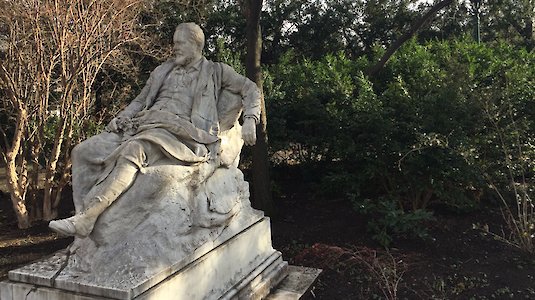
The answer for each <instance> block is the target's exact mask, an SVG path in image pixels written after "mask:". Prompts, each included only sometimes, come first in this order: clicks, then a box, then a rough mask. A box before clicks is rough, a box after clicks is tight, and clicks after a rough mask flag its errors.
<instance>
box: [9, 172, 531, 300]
mask: <svg viewBox="0 0 535 300" xmlns="http://www.w3.org/2000/svg"><path fill="white" fill-rule="evenodd" d="M299 174H300V173H299V172H286V171H283V172H277V171H276V172H274V174H273V177H274V180H275V181H276V182H277V183H278V185H277V193H276V199H275V204H276V207H277V209H278V212H277V216H275V217H273V218H272V220H271V222H272V234H273V244H274V247H275V248H276V249H277V250H279V251H281V252H282V253H283V256H284V258H285V259H286V260H287V261H288V262H289V263H290V264H294V265H303V266H308V267H316V268H321V269H323V272H322V274H321V275H320V276H319V278H318V280H317V281H316V283H315V284H314V285H313V287H312V289H311V291H310V292H308V293H307V295H306V296H305V299H329V300H330V299H344V300H345V299H385V298H386V297H390V299H395V297H397V299H535V285H534V284H533V283H534V277H535V256H530V255H527V254H525V253H523V252H521V251H519V250H518V249H517V248H515V247H513V246H510V245H508V244H507V243H505V242H503V241H501V240H500V239H498V238H496V237H495V236H493V235H492V234H489V233H487V232H486V229H487V228H488V230H489V231H490V232H495V233H500V232H501V230H502V229H503V228H504V226H503V220H502V217H501V214H500V212H499V210H498V209H491V208H488V207H486V208H485V209H480V210H478V211H475V212H471V213H465V214H452V213H447V212H443V213H438V214H436V215H435V217H436V220H435V221H431V222H429V224H427V226H428V229H429V236H430V237H429V238H428V239H426V240H408V239H407V240H401V241H399V240H398V241H396V242H395V243H394V244H393V245H392V247H391V248H390V249H389V250H388V251H387V250H385V249H384V248H382V247H380V246H379V245H378V244H377V243H376V242H375V241H373V240H372V239H371V238H370V234H369V233H367V231H366V219H365V218H364V217H363V216H361V215H359V214H358V213H356V212H355V211H354V210H353V209H352V207H351V204H350V203H349V202H347V201H345V200H340V199H324V198H322V197H319V196H317V195H315V194H314V193H313V192H312V191H313V189H312V188H311V187H312V186H314V183H313V182H311V181H307V180H306V179H303V178H302V177H300V176H299ZM13 220H14V219H13V216H12V213H11V210H10V208H9V202H8V198H7V195H5V194H4V195H2V194H0V280H3V279H5V278H6V276H7V271H8V270H10V269H13V268H15V267H17V266H20V265H23V264H26V263H28V262H30V261H32V260H35V259H38V258H40V257H43V256H46V255H50V254H51V253H53V252H54V251H56V250H59V249H62V248H65V247H66V246H67V245H68V244H69V243H70V242H71V241H72V239H69V238H60V237H58V236H57V235H55V234H53V233H50V232H49V231H48V229H47V227H46V224H38V225H37V226H36V227H33V228H31V229H28V230H18V229H17V228H16V224H15V222H14V221H13Z"/></svg>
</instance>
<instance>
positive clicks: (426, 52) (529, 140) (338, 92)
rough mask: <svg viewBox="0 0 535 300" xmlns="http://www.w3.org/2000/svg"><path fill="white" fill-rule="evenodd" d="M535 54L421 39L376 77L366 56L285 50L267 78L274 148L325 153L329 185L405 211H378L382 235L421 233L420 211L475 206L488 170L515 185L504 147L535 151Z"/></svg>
mask: <svg viewBox="0 0 535 300" xmlns="http://www.w3.org/2000/svg"><path fill="white" fill-rule="evenodd" d="M534 59H535V55H534V54H533V53H528V52H526V51H522V50H516V49H513V48H512V47H510V46H508V45H505V44H501V45H497V46H494V47H492V48H491V47H487V46H485V45H478V44H475V43H471V42H465V41H453V42H430V43H427V44H425V45H420V44H417V43H416V42H414V41H413V42H410V43H408V44H407V45H405V46H404V47H403V48H402V49H401V50H400V51H399V52H398V53H397V54H396V55H395V56H394V57H393V58H392V59H391V61H390V62H389V64H388V65H387V67H386V69H384V70H383V72H382V73H381V74H380V75H379V76H377V77H376V78H374V79H373V81H371V80H370V79H369V78H367V77H366V76H364V75H363V70H364V69H365V67H366V66H367V65H368V62H367V61H366V60H364V59H361V60H359V61H351V60H349V59H348V58H346V57H345V56H344V55H343V54H335V55H326V56H324V57H323V58H321V59H318V60H314V61H312V60H307V59H301V58H299V57H298V56H296V55H294V54H293V53H291V52H290V53H287V54H286V55H285V56H283V58H282V59H281V62H280V63H279V64H277V65H276V66H273V67H272V68H270V69H269V72H268V76H267V79H268V80H267V81H266V82H267V84H266V98H267V99H268V102H267V103H268V114H269V117H270V122H269V126H270V130H269V131H270V140H271V145H272V148H273V151H274V152H277V153H280V152H282V153H287V154H293V155H294V157H292V158H293V160H294V161H296V162H299V163H302V164H310V163H316V162H322V163H324V164H325V165H327V169H326V171H325V176H324V177H323V183H324V185H322V191H324V192H327V193H329V195H338V196H342V197H350V195H351V197H352V199H353V201H354V202H355V205H356V207H361V208H363V209H362V210H361V211H363V212H365V213H368V214H370V215H376V214H377V213H378V214H380V215H383V216H384V215H386V214H387V213H388V212H390V213H391V214H390V215H391V217H392V216H394V218H398V221H395V220H390V221H388V222H386V221H385V219H384V218H383V219H381V218H376V217H374V218H373V219H372V220H375V221H372V222H371V223H370V228H371V229H372V230H373V231H375V233H376V235H377V236H378V237H379V236H380V237H381V238H380V240H381V241H382V242H383V243H387V242H388V241H389V239H388V238H384V236H385V235H388V234H394V233H396V234H405V233H409V234H412V233H414V232H420V229H419V228H418V224H421V222H420V221H421V220H423V219H425V218H427V217H429V214H422V213H421V212H422V209H428V208H429V206H430V205H431V206H436V205H440V206H442V207H447V208H450V209H455V210H467V209H473V208H474V207H476V206H477V204H478V201H479V199H480V197H481V196H482V195H483V194H484V192H485V191H486V189H488V188H487V187H488V179H489V178H492V179H493V180H495V181H496V182H502V183H506V180H504V179H507V178H504V177H503V176H501V175H503V174H504V172H505V171H504V167H507V166H505V164H506V158H505V157H504V149H503V146H504V145H505V147H506V148H507V149H509V148H512V149H509V150H510V151H509V152H508V153H509V154H508V155H512V153H518V151H516V152H515V151H513V149H517V150H518V148H519V146H520V145H519V143H521V144H522V145H521V146H522V154H521V155H520V156H522V158H521V157H517V158H516V161H517V162H520V160H521V159H523V161H522V164H523V165H525V164H526V163H527V161H528V160H529V162H531V160H530V159H533V158H535V155H534V154H535V153H534V152H533V145H534V144H535V143H534V141H533V133H532V132H533V130H532V128H533V126H532V120H533V114H534V112H535V110H534V109H533V108H534V107H533V105H534V103H533V102H534V98H535V97H534V96H535V91H534V86H535V85H534V78H535V76H534V71H533V70H532V68H530V67H529V66H530V65H531V66H533V62H534ZM530 147H531V148H530ZM528 158H529V159H528ZM512 160H513V156H511V159H510V162H509V163H511V161H512ZM528 170H530V172H527V173H532V172H533V168H532V167H531V168H527V166H524V168H522V169H521V171H522V172H524V173H526V171H528ZM519 172H520V171H519ZM524 173H522V175H524ZM520 175H521V174H520V173H519V174H517V175H516V176H520ZM370 199H373V201H375V202H376V203H374V204H371V203H372V202H370V201H372V200H370ZM404 220H410V222H405V221H404ZM381 222H382V223H381ZM400 222H401V223H400ZM379 223H381V224H379ZM400 224H404V225H403V226H400ZM407 224H410V225H407Z"/></svg>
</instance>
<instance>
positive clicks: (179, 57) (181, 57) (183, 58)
mask: <svg viewBox="0 0 535 300" xmlns="http://www.w3.org/2000/svg"><path fill="white" fill-rule="evenodd" d="M192 60H193V55H192V54H191V55H187V54H179V53H176V54H175V63H176V64H177V65H179V66H181V67H184V66H187V65H189V64H190V63H191V62H192Z"/></svg>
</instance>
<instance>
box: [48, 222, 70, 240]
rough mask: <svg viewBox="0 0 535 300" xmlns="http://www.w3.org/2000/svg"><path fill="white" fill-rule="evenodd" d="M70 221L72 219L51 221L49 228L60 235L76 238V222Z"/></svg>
mask: <svg viewBox="0 0 535 300" xmlns="http://www.w3.org/2000/svg"><path fill="white" fill-rule="evenodd" d="M70 219H71V218H67V219H61V220H54V221H50V223H48V227H49V228H50V229H52V230H53V231H55V232H57V233H59V234H62V235H66V236H74V235H76V227H75V226H74V222H73V221H72V220H70Z"/></svg>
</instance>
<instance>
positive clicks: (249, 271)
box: [0, 218, 287, 300]
mask: <svg viewBox="0 0 535 300" xmlns="http://www.w3.org/2000/svg"><path fill="white" fill-rule="evenodd" d="M37 263H38V262H37ZM34 275H35V276H34V278H33V279H32V276H31V274H24V276H22V274H21V273H20V272H17V270H13V271H11V272H10V273H9V279H10V281H5V282H0V299H2V300H18V299H27V300H44V299H47V300H51V299H58V300H62V299H72V300H90V299H91V300H94V299H123V300H129V299H136V300H141V299H143V300H149V299H187V300H193V299H262V298H264V297H265V296H266V295H268V294H269V292H270V290H271V289H272V288H273V287H274V286H276V285H277V284H278V283H279V282H280V281H281V280H282V279H283V278H284V277H285V276H286V275H287V263H286V262H285V261H283V260H282V257H281V253H280V252H278V251H276V250H274V249H273V248H272V245H271V231H270V224H269V219H268V218H263V219H261V220H260V221H258V222H257V223H255V224H253V225H252V226H250V227H249V228H247V229H245V230H243V231H242V232H240V233H239V234H237V235H236V236H234V237H232V238H231V239H229V240H227V241H226V242H224V243H223V244H221V245H219V246H218V247H216V248H214V249H212V250H211V251H209V252H208V253H206V254H205V255H203V256H202V257H200V258H198V259H196V260H195V261H193V262H192V263H190V264H188V265H187V266H185V267H184V268H182V269H180V270H178V271H177V272H175V273H174V274H172V275H170V276H168V277H167V278H166V279H165V280H163V281H161V282H159V283H158V284H156V285H154V286H152V287H151V288H150V289H148V290H146V291H143V292H141V293H140V290H136V287H135V286H132V287H128V288H126V289H122V290H113V289H109V288H105V287H98V286H90V285H84V286H80V285H77V284H73V283H72V282H65V281H58V282H56V280H57V279H59V276H58V277H57V278H52V279H53V280H52V281H51V286H48V287H47V286H42V285H39V282H42V276H41V277H40V276H39V274H34ZM37 279H39V280H37Z"/></svg>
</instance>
